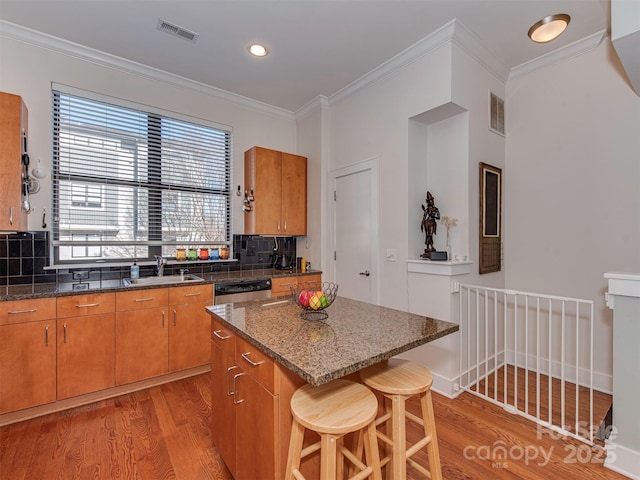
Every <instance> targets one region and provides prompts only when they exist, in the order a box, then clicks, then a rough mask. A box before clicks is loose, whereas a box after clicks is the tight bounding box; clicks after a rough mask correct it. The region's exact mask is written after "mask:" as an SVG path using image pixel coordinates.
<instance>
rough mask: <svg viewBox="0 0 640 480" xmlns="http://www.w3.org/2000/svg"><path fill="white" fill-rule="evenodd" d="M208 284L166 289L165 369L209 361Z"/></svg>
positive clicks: (210, 293)
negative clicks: (167, 356)
mask: <svg viewBox="0 0 640 480" xmlns="http://www.w3.org/2000/svg"><path fill="white" fill-rule="evenodd" d="M212 303H213V286H212V285H190V286H184V287H174V288H171V289H170V290H169V316H170V319H169V371H170V372H177V371H179V370H185V369H187V368H192V367H198V366H200V365H206V364H208V363H209V362H210V356H211V350H210V341H209V338H210V328H211V317H210V316H209V314H208V313H207V311H206V310H205V307H206V306H207V305H211V304H212Z"/></svg>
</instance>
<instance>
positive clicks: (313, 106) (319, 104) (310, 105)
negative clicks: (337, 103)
mask: <svg viewBox="0 0 640 480" xmlns="http://www.w3.org/2000/svg"><path fill="white" fill-rule="evenodd" d="M329 106H330V104H329V98H328V97H326V96H325V95H318V96H317V97H316V98H314V99H313V100H310V101H309V102H307V103H305V104H304V105H303V106H302V107H300V108H299V109H298V110H296V111H295V116H296V120H302V119H304V118H306V117H308V116H309V115H311V114H313V113H315V112H316V111H318V110H322V109H323V108H327V107H329Z"/></svg>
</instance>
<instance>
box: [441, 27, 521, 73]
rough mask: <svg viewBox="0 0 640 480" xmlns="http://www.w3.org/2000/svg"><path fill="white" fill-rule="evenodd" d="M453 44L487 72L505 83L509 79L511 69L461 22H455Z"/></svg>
mask: <svg viewBox="0 0 640 480" xmlns="http://www.w3.org/2000/svg"><path fill="white" fill-rule="evenodd" d="M452 41H453V43H454V44H455V45H456V46H458V47H459V48H460V49H462V50H464V51H465V52H466V53H467V54H468V55H470V56H471V57H472V58H474V59H475V60H476V61H477V62H478V63H479V64H480V65H482V66H483V67H484V69H485V70H487V71H488V72H490V73H492V74H493V75H495V76H496V77H497V78H498V79H500V80H501V81H502V82H503V83H504V82H506V81H507V78H508V77H509V68H508V67H507V66H506V65H505V64H504V63H502V62H501V61H500V60H498V56H497V55H495V54H494V53H493V52H492V51H491V50H489V49H488V48H487V47H486V46H485V45H484V43H483V42H482V40H481V39H480V37H478V36H477V35H476V34H475V33H473V32H472V31H471V30H470V29H469V27H467V26H466V25H465V24H464V23H462V22H461V21H460V20H457V19H456V20H454V34H453V38H452Z"/></svg>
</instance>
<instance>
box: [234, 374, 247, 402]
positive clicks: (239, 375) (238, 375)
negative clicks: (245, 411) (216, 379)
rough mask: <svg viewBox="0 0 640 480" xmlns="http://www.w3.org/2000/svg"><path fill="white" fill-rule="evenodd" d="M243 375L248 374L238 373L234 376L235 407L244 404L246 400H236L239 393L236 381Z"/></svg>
mask: <svg viewBox="0 0 640 480" xmlns="http://www.w3.org/2000/svg"><path fill="white" fill-rule="evenodd" d="M243 375H246V373H245V372H241V373H236V374H235V375H234V376H233V404H234V405H238V404H239V403H242V402H244V400H245V399H244V398H243V399H241V400H236V393H238V389H237V388H236V381H237V380H238V377H241V376H243Z"/></svg>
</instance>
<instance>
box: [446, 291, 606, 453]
mask: <svg viewBox="0 0 640 480" xmlns="http://www.w3.org/2000/svg"><path fill="white" fill-rule="evenodd" d="M459 291H460V302H459V308H460V310H459V312H460V317H459V318H460V332H461V335H460V341H461V345H460V347H461V348H460V387H461V388H462V389H464V390H466V391H468V392H470V393H472V394H474V395H477V396H479V397H482V398H484V399H485V400H488V401H490V402H492V403H495V404H497V405H501V406H502V407H504V408H505V409H507V410H509V411H511V412H513V413H517V414H519V415H522V416H525V417H527V418H529V419H531V420H533V421H535V422H537V423H538V424H540V425H542V426H544V427H546V428H548V429H550V430H553V431H556V432H559V433H561V434H564V435H568V436H571V437H574V438H578V439H580V440H582V441H585V442H587V443H589V444H593V442H594V435H595V432H596V431H597V427H598V426H595V425H593V419H594V412H593V392H594V387H593V384H594V381H593V342H594V339H593V302H592V301H589V300H581V299H575V298H567V297H559V296H553V295H541V294H534V293H528V292H520V291H515V290H504V289H496V288H489V287H484V286H478V285H460V290H459Z"/></svg>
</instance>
